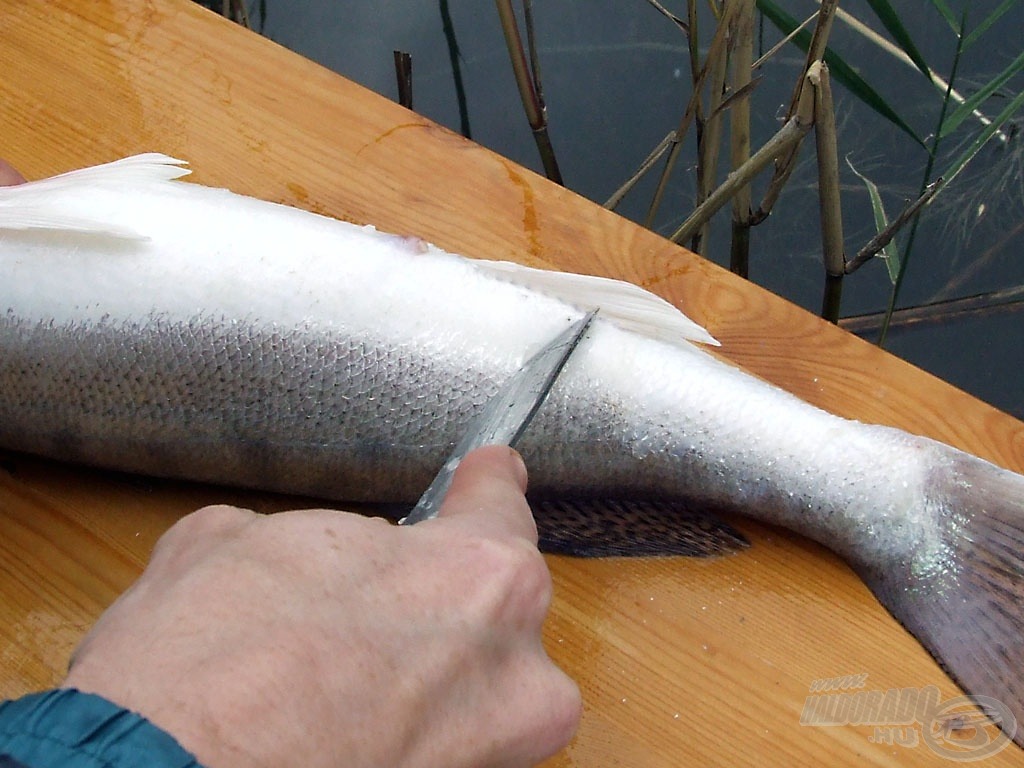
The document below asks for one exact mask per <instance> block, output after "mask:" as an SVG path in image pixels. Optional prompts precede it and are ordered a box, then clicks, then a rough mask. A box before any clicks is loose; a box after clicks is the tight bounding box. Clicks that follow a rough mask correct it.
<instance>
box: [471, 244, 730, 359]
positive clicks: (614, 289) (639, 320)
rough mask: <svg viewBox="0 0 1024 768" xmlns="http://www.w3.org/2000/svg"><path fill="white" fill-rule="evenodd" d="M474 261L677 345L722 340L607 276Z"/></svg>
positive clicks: (511, 279) (494, 272) (653, 298)
mask: <svg viewBox="0 0 1024 768" xmlns="http://www.w3.org/2000/svg"><path fill="white" fill-rule="evenodd" d="M473 264H474V265H476V266H478V267H479V268H480V269H482V270H484V271H486V272H488V273H489V274H491V275H493V276H494V277H497V278H498V279H501V280H507V281H508V282H510V283H515V284H516V285H521V286H523V287H524V288H529V289H530V290H534V291H537V292H538V293H543V294H546V295H548V296H553V297H556V298H559V299H561V300H563V301H565V302H568V303H569V304H572V305H573V306H576V307H580V308H581V309H594V308H600V310H601V317H603V318H605V319H606V320H611V321H612V322H613V323H615V324H616V325H618V326H619V327H621V328H625V329H627V330H630V331H633V332H635V333H639V334H641V335H643V336H649V337H651V338H655V339H659V340H661V341H667V342H670V343H674V344H678V343H679V342H680V341H696V342H700V343H701V344H711V345H714V346H716V347H717V346H719V343H718V341H717V340H716V339H715V338H714V337H713V336H712V335H711V334H710V333H708V332H707V330H705V329H704V327H703V326H701V325H698V324H697V323H695V322H693V320H691V319H690V318H688V317H687V316H686V315H684V314H683V313H682V312H680V311H679V310H678V309H676V308H675V307H674V306H672V305H671V304H669V303H668V302H667V301H665V300H664V299H663V298H661V297H660V296H658V295H656V294H653V293H651V292H650V291H647V290H644V289H643V288H641V287H640V286H638V285H634V284H633V283H628V282H625V281H624V280H613V279H611V278H608V277H596V276H594V275H579V274H574V273H571V272H555V271H552V270H548V269H535V268H533V267H524V266H522V265H521V264H514V263H512V262H510V261H486V260H474V261H473Z"/></svg>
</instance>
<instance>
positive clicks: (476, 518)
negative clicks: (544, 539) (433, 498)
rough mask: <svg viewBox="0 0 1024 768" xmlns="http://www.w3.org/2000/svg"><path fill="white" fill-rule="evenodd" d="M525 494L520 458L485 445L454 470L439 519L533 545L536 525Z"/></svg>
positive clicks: (499, 448) (502, 448)
mask: <svg viewBox="0 0 1024 768" xmlns="http://www.w3.org/2000/svg"><path fill="white" fill-rule="evenodd" d="M525 493H526V466H525V465H524V464H523V460H522V458H521V457H520V456H519V454H518V453H516V452H515V451H514V450H513V449H512V448H509V447H507V446H503V445H487V446H484V447H482V448H477V449H476V450H474V451H471V452H470V453H468V454H467V455H466V457H465V458H464V459H463V460H462V462H461V463H460V464H459V467H458V469H456V470H455V474H454V475H453V477H452V484H451V487H449V489H448V493H447V494H446V495H445V499H444V503H443V504H442V505H441V511H440V513H439V514H438V519H445V520H452V521H458V522H459V523H460V524H461V525H463V526H468V527H471V528H472V529H473V530H474V531H476V532H477V533H482V534H486V535H489V536H502V535H503V536H515V537H518V538H524V539H527V540H528V541H529V542H530V543H532V544H534V545H536V543H537V525H536V523H535V522H534V520H533V513H532V512H531V511H530V505H529V504H527V503H526V496H525Z"/></svg>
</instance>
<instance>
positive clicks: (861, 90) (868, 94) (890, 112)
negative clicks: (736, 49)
mask: <svg viewBox="0 0 1024 768" xmlns="http://www.w3.org/2000/svg"><path fill="white" fill-rule="evenodd" d="M757 7H758V9H759V10H760V11H761V12H762V13H763V14H764V15H765V16H767V17H768V19H769V20H770V21H771V22H772V23H773V24H774V25H775V26H776V27H778V28H779V30H780V31H781V32H782V34H784V35H788V34H790V33H791V32H792V31H793V30H795V29H796V28H797V27H798V26H800V25H799V23H798V22H797V21H796V20H795V19H794V18H793V17H792V16H790V15H789V14H788V13H786V12H785V11H783V10H782V9H781V8H779V6H778V5H776V4H775V3H774V2H773V1H772V0H757ZM810 41H811V33H810V32H808V31H807V30H801V31H800V32H798V33H797V34H796V35H794V37H793V43H794V44H795V45H796V46H797V47H799V48H800V49H801V50H803V51H804V52H806V51H807V48H808V46H809V45H810ZM825 63H826V64H828V66H829V69H830V70H831V73H832V77H833V79H835V80H837V81H838V82H840V83H842V84H843V85H844V86H845V87H846V88H847V90H849V91H850V92H851V93H852V94H853V95H855V96H856V97H857V98H858V99H860V100H861V101H862V102H864V103H865V104H866V105H867V106H869V107H870V108H871V109H873V110H874V111H875V112H877V113H878V114H880V115H881V116H882V117H884V118H885V119H886V120H888V121H889V122H890V123H892V124H893V125H895V126H896V127H897V128H899V129H900V130H902V131H903V132H904V133H906V134H907V135H908V136H910V138H912V139H913V140H914V141H916V142H917V143H918V144H920V145H921V146H922V147H923V148H924V149H925V150H927V149H928V146H927V145H926V144H925V143H924V141H923V140H922V139H921V137H920V136H918V135H917V133H916V132H915V131H914V129H913V128H911V127H910V126H909V125H907V123H906V122H905V121H904V120H903V118H902V117H900V116H899V114H898V113H897V112H896V110H894V109H893V108H892V107H890V106H889V104H888V103H887V102H886V101H885V99H883V98H882V97H881V96H880V95H879V94H878V93H877V92H876V91H875V89H874V88H872V87H871V86H870V85H868V83H867V82H866V81H865V80H864V78H862V77H861V76H860V75H858V74H857V72H856V71H855V70H854V69H853V67H851V66H850V65H849V64H847V63H846V62H845V61H844V60H843V59H842V58H841V57H840V56H839V55H838V54H836V53H835V52H834V51H833V50H832V49H831V48H829V49H827V50H826V51H825Z"/></svg>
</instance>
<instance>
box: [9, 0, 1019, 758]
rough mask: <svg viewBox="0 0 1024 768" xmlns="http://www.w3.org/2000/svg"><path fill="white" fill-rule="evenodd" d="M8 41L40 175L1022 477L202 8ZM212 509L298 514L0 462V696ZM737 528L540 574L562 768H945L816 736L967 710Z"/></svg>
mask: <svg viewBox="0 0 1024 768" xmlns="http://www.w3.org/2000/svg"><path fill="white" fill-rule="evenodd" d="M0 40H2V45H0V72H2V76H0V104H2V105H3V108H2V109H0V137H2V138H0V142H2V143H0V155H2V156H4V157H6V158H7V159H8V160H10V161H11V162H12V163H14V164H15V165H16V166H17V167H19V168H20V169H22V171H23V172H24V173H25V174H26V175H27V176H29V177H30V178H32V177H39V176H44V175H49V174H52V173H55V172H59V171H64V170H68V169H71V168H74V167H79V166H83V165H89V164H92V163H97V162H102V161H107V160H111V159H114V158H117V157H120V156H123V155H127V154H132V153H135V152H141V151H150V150H156V151H162V152H166V153H168V154H171V155H175V156H178V157H182V158H185V159H187V160H189V161H190V162H191V164H192V167H193V168H194V171H195V174H194V176H193V178H194V179H195V180H196V181H199V182H202V183H206V184H211V185H217V186H226V187H230V188H231V189H233V190H235V191H237V192H242V193H246V194H251V195H255V196H258V197H263V198H266V199H269V200H275V201H280V202H284V203H288V204H290V205H295V206H299V207H303V208H307V209H309V210H313V211H316V212H320V213H327V214H330V215H333V216H336V217H338V218H343V219H348V220H351V221H356V222H369V223H374V224H377V225H378V226H379V227H381V228H382V229H385V230H390V231H394V232H400V233H406V234H415V235H418V236H420V237H423V238H425V239H427V240H430V241H433V242H435V243H437V244H438V245H440V246H442V247H444V248H446V249H449V250H452V251H456V252H460V253H464V254H466V255H469V256H478V257H486V258H492V259H511V260H516V261H521V262H524V263H529V264H534V265H541V266H551V267H556V268H561V269H567V270H574V271H580V272H589V273H594V274H602V275H610V276H614V277H620V278H625V279H629V280H632V281H634V282H636V283H639V284H641V285H644V286H646V287H648V288H650V289H651V290H653V291H656V292H658V293H660V294H661V295H663V296H664V297H666V298H667V299H669V300H670V301H673V302H675V303H677V304H678V305H679V306H680V307H682V308H684V309H685V311H686V312H687V313H688V314H690V315H691V316H692V317H693V318H694V319H696V320H697V321H698V322H701V323H703V324H705V325H706V326H707V327H708V328H709V330H710V331H711V332H712V333H713V334H714V335H715V336H716V337H717V338H718V339H720V340H721V341H722V343H723V347H722V354H723V355H724V356H725V357H727V358H729V359H730V360H732V361H734V362H736V363H737V364H740V365H742V366H745V367H746V368H747V369H749V370H751V371H753V372H755V373H756V374H758V375H760V376H762V377H764V378H766V379H768V380H770V381H773V382H775V383H777V384H779V385H781V386H783V387H785V388H786V389H789V390H790V391H792V392H795V393H796V394H798V395H800V396H802V397H804V398H805V399H807V400H809V401H811V402H813V403H816V404H818V405H821V406H823V407H825V408H828V409H830V410H832V411H835V412H838V413H840V414H842V415H845V416H849V417H854V418H859V419H862V420H867V421H874V422H880V423H887V424H893V425H896V426H899V427H903V428H905V429H908V430H911V431H913V432H917V433H921V434H926V435H929V436H932V437H935V438H938V439H940V440H944V441H946V442H949V443H951V444H954V445H956V446H958V447H961V448H964V449H966V450H969V451H971V452H973V453H976V454H979V455H981V456H983V457H985V458H988V459H991V460H993V461H995V462H996V463H999V464H1001V465H1003V466H1007V467H1009V468H1012V469H1016V470H1017V471H1021V470H1024V425H1022V424H1021V423H1020V422H1018V421H1016V420H1014V419H1012V418H1010V417H1008V416H1006V415H1003V414H1001V413H999V412H997V411H996V410H994V409H992V408H990V407H988V406H986V405H984V404H983V403H980V402H978V401H977V400H975V399H973V398H971V397H969V396H967V395H965V394H963V393H961V392H959V391H957V390H955V389H954V388H952V387H950V386H948V385H946V384H944V383H943V382H940V381H938V380H936V379H934V378H933V377H931V376H929V375H927V374H925V373H923V372H921V371H919V370H916V369H914V368H913V367H911V366H909V365H907V364H905V363H903V362H901V361H899V360H896V359H895V358H893V357H891V356H889V355H887V354H885V353H883V352H880V351H878V350H877V349H875V348H873V347H871V346H870V345H868V344H865V343H863V342H861V341H859V340H857V339H856V338H854V337H852V336H849V335H848V334H846V333H844V332H842V331H839V330H837V329H835V328H832V327H829V326H827V325H825V324H823V323H822V322H820V321H819V320H817V319H816V318H814V317H813V316H811V315H809V314H807V313H805V312H803V311H801V310H799V309H797V308H795V307H793V306H791V305H789V304H787V303H786V302H784V301H782V300H780V299H778V298H776V297H774V296H772V295H769V294H768V293H766V292H764V291H762V290H760V289H758V288H756V287H755V286H752V285H750V284H748V283H745V282H743V281H741V280H739V279H737V278H735V277H733V276H731V275H729V274H727V273H725V272H724V271H723V270H721V269H719V268H718V267H716V266H714V265H712V264H710V263H708V262H706V261H703V260H701V259H699V258H697V257H695V256H693V255H692V254H689V253H688V252H686V251H684V250H683V249H680V248H678V247H676V246H673V245H671V244H670V243H668V242H666V241H665V240H663V239H661V238H660V237H658V236H656V235H654V234H651V233H649V232H647V231H645V230H643V229H641V228H639V227H637V226H635V225H633V224H631V223H629V222H627V221H625V220H623V219H622V218H620V217H618V216H616V215H614V214H612V213H608V212H606V211H604V210H602V209H601V208H599V207H598V206H596V205H593V204H591V203H589V202H587V201H585V200H583V199H581V198H579V197H578V196H577V195H575V194H573V193H572V192H568V191H566V190H563V189H561V188H558V187H556V186H553V185H552V184H550V183H548V182H546V181H545V180H543V179H541V178H539V177H538V176H536V175H534V174H533V173H531V172H530V171H528V170H525V169H523V168H522V167H519V166H517V165H516V164H515V163H513V162H511V161H509V160H506V159H504V158H502V157H499V156H497V155H495V154H493V153H491V152H489V151H487V150H485V149H482V148H481V147H479V146H477V145H475V144H473V143H471V142H469V141H467V140H465V139H463V138H461V137H459V136H457V135H455V134H453V133H451V132H449V131H447V130H445V129H442V128H440V127H438V126H436V125H434V124H432V123H431V122H429V121H428V120H426V119H424V118H422V117H420V116H418V115H416V114H414V113H412V112H408V111H406V110H404V109H402V108H400V107H398V106H396V105H394V104H392V103H391V102H389V101H387V100H386V99H384V98H382V97H380V96H377V95H375V94H372V93H370V92H368V91H366V90H364V89H362V88H360V87H359V86H357V85H355V84H353V83H351V82H349V81H347V80H345V79H343V78H341V77H339V76H337V75H335V74H332V73H330V72H328V71H326V70H324V69H322V68H321V67H319V66H317V65H315V64H312V63H310V62H308V61H306V60H304V59H302V58H300V57H299V56H296V55H294V54H291V53H289V52H288V51H285V50H284V49H282V48H280V47H279V46H277V45H275V44H273V43H271V42H269V41H267V40H264V39H261V38H259V37H258V36H257V35H255V34H252V33H249V32H247V31H245V30H243V29H241V28H239V27H236V26H233V25H231V24H230V23H228V22H226V21H224V20H223V19H220V18H219V17H216V16H215V15H213V14H211V13H209V12H206V11H204V10H202V9H201V8H199V7H198V6H196V5H194V4H193V3H191V2H188V1H187V0H151V1H150V2H142V0H133V1H130V2H123V1H122V0H116V1H115V0H109V1H107V2H100V1H99V0H93V2H90V3H81V2H78V1H77V0H61V1H57V0H50V1H48V2H44V1H43V0H19V2H17V3H13V2H9V3H4V4H3V6H2V9H0ZM509 87H512V84H511V82H510V83H509ZM851 459H852V460H855V459H856V457H851ZM215 502H229V503H239V504H243V505H246V506H250V507H254V508H257V509H261V510H267V511H271V510H274V509H280V508H285V507H287V506H289V504H290V503H291V501H290V500H287V499H281V498H279V497H273V496H269V495H265V494H259V493H252V492H240V491H233V490H229V489H223V488H217V487H210V486H199V485H192V484H186V483H175V482H168V481H154V480H149V479H144V478H136V477H129V476H125V475H119V474H115V473H109V472H100V471H95V470H89V469H83V468H77V467H69V466H64V465H59V464H55V463H52V462H47V461H44V460H40V459H35V458H31V457H27V456H22V455H18V454H12V453H4V454H0V697H10V696H16V695H19V694H22V693H24V692H26V691H29V690H33V689H38V688H41V687H45V686H51V685H53V684H55V683H57V682H58V681H59V680H60V679H61V676H62V673H63V670H64V668H65V665H66V663H67V659H68V655H69V653H70V651H71V649H72V648H73V646H74V644H75V643H76V641H77V639H78V637H79V636H80V635H81V633H82V632H83V631H84V630H85V629H86V628H87V627H88V626H89V625H90V624H91V623H92V622H93V621H94V620H95V618H96V617H97V616H98V615H99V613H100V612H101V611H102V610H103V608H104V607H105V606H107V605H108V604H109V603H110V602H111V601H112V600H113V599H114V598H115V597H116V595H117V594H118V593H119V592H120V591H121V590H122V589H124V588H125V587H126V586H127V585H128V584H129V583H130V582H131V581H132V580H133V578H135V576H136V575H137V574H138V573H139V572H140V570H141V569H142V567H143V566H144V564H145V561H146V558H147V556H148V553H149V551H150V548H151V547H152V545H153V543H154V541H155V540H156V538H157V537H158V536H159V535H160V533H161V532H163V531H164V530H165V529H166V528H167V527H168V526H170V525H171V524H172V523H173V522H174V521H175V520H176V519H177V518H179V517H180V516H182V515H184V514H186V513H187V512H189V511H191V510H192V509H194V508H196V507H198V506H201V505H204V504H209V503H215ZM737 525H739V526H740V527H741V528H742V529H743V530H744V531H745V532H747V533H748V534H749V536H750V538H751V539H752V540H753V544H754V545H753V547H752V549H751V550H750V551H749V552H747V553H744V554H741V555H737V556H733V557H727V558H723V559H718V560H713V561H695V560H686V559H653V560H621V559H609V560H598V561H581V560H574V559H567V558H560V557H552V558H550V565H551V568H552V571H553V573H554V577H555V601H554V605H553V608H552V612H551V617H550V620H549V623H548V625H547V630H546V641H547V644H548V647H549V649H550V652H551V654H552V655H553V656H554V657H555V658H556V659H557V661H558V662H559V663H560V664H561V665H562V666H563V667H564V668H565V669H566V670H567V671H568V672H569V673H570V674H572V675H573V676H574V677H575V678H576V679H577V680H578V681H579V682H580V685H581V688H582V690H583V694H584V698H585V706H586V710H585V715H584V718H583V723H582V726H581V728H580V731H579V734H578V736H577V737H576V739H575V740H574V741H573V743H572V744H571V745H570V746H569V747H568V748H567V749H566V750H565V751H564V752H562V753H561V754H559V755H558V756H556V757H555V758H553V759H552V760H551V761H550V762H549V763H548V765H549V766H551V768H553V767H554V766H594V767H595V768H596V767H597V766H602V767H603V766H615V765H623V766H677V765H688V764H692V765H723V766H732V765H759V766H768V765H792V764H797V765H804V764H812V763H814V764H823V765H847V764H849V765H862V764H869V765H925V764H934V763H936V762H938V761H939V758H938V756H937V755H936V754H935V753H934V752H932V751H931V750H930V749H929V748H927V747H926V746H925V745H923V744H921V743H918V745H917V746H907V745H900V744H892V743H885V741H886V739H887V738H888V737H891V736H896V738H897V739H898V738H899V737H901V736H904V737H907V738H909V737H912V736H913V733H909V734H908V733H905V732H904V733H899V732H897V733H895V734H894V733H892V732H888V731H886V730H885V729H883V731H882V732H877V731H876V730H875V729H874V728H872V727H866V726H861V727H857V726H846V727H832V728H826V727H813V726H802V725H801V724H800V713H801V711H802V708H803V706H804V702H805V700H806V698H807V696H808V695H809V693H810V686H811V684H812V682H813V681H815V680H818V679H822V678H833V677H838V676H843V675H857V674H866V675H867V678H866V686H865V687H867V688H870V689H881V690H885V689H889V688H903V687H917V688H920V687H923V686H927V685H935V686H937V687H938V688H939V689H940V691H941V693H942V696H943V697H944V698H946V697H952V696H954V695H956V694H957V693H958V691H957V689H956V687H955V686H954V685H953V684H952V683H951V682H950V681H949V680H948V678H947V677H946V676H945V675H944V674H943V673H942V671H941V670H940V669H939V668H938V666H937V665H936V664H935V662H934V661H932V659H931V658H930V657H929V656H928V654H927V653H926V652H924V651H923V650H922V649H921V648H920V646H919V645H918V644H917V643H916V642H915V641H914V639H913V638H912V637H910V636H909V635H908V634H907V633H906V632H904V631H903V630H902V629H901V628H900V626H899V625H898V624H897V623H896V622H895V621H894V620H893V619H892V618H891V617H890V616H889V615H888V614H887V613H886V612H885V610H884V609H882V608H881V607H880V606H879V605H878V604H877V602H875V600H874V599H873V598H872V596H871V594H870V593H869V592H868V590H867V589H866V588H865V587H864V586H863V585H862V584H861V582H860V580H859V579H857V578H856V577H855V576H854V575H853V574H852V573H851V572H850V570H849V569H848V568H847V567H846V566H845V565H844V564H842V563H841V562H840V561H839V560H838V559H836V558H835V557H834V556H832V555H831V554H830V553H828V552H827V551H825V550H824V549H822V548H821V547H818V546H816V545H813V544H810V543H808V542H807V541H805V540H802V539H799V538H797V537H794V536H791V535H789V534H787V533H785V532H783V531H778V530H772V529H767V528H764V527H761V526H758V525H755V524H751V523H747V522H743V521H738V522H737ZM903 730H904V731H907V730H908V729H903ZM909 730H913V729H912V728H911V729H909ZM1021 757H1022V753H1021V752H1020V750H1018V749H1017V748H1016V747H1011V748H1010V749H1008V750H1005V751H1004V752H1002V753H1000V754H999V755H997V756H996V757H994V758H992V759H991V760H989V761H988V762H987V763H986V764H987V765H1011V764H1014V765H1016V764H1021V762H1022V760H1021Z"/></svg>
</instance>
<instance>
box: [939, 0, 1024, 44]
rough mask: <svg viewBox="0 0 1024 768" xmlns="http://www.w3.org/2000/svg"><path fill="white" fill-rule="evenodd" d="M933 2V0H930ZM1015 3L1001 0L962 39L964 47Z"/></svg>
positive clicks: (972, 42) (1012, 0)
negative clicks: (996, 6)
mask: <svg viewBox="0 0 1024 768" xmlns="http://www.w3.org/2000/svg"><path fill="white" fill-rule="evenodd" d="M932 2H935V0H932ZM1016 4H1017V0H1003V2H1002V4H1000V6H999V7H998V8H996V9H995V10H994V11H992V13H990V14H989V15H988V16H986V17H985V20H984V21H982V22H981V24H979V25H978V28H977V29H975V30H974V31H973V32H971V34H969V35H968V36H967V38H966V39H965V40H964V48H968V47H970V46H971V45H973V44H974V42H975V41H976V40H977V39H978V38H979V37H981V36H982V35H983V34H985V32H986V31H988V28H989V27H991V26H992V25H993V24H995V23H996V22H997V21H999V19H1000V18H1001V17H1002V15H1003V14H1004V13H1006V12H1007V11H1008V10H1010V9H1011V8H1013V6H1015V5H1016Z"/></svg>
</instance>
